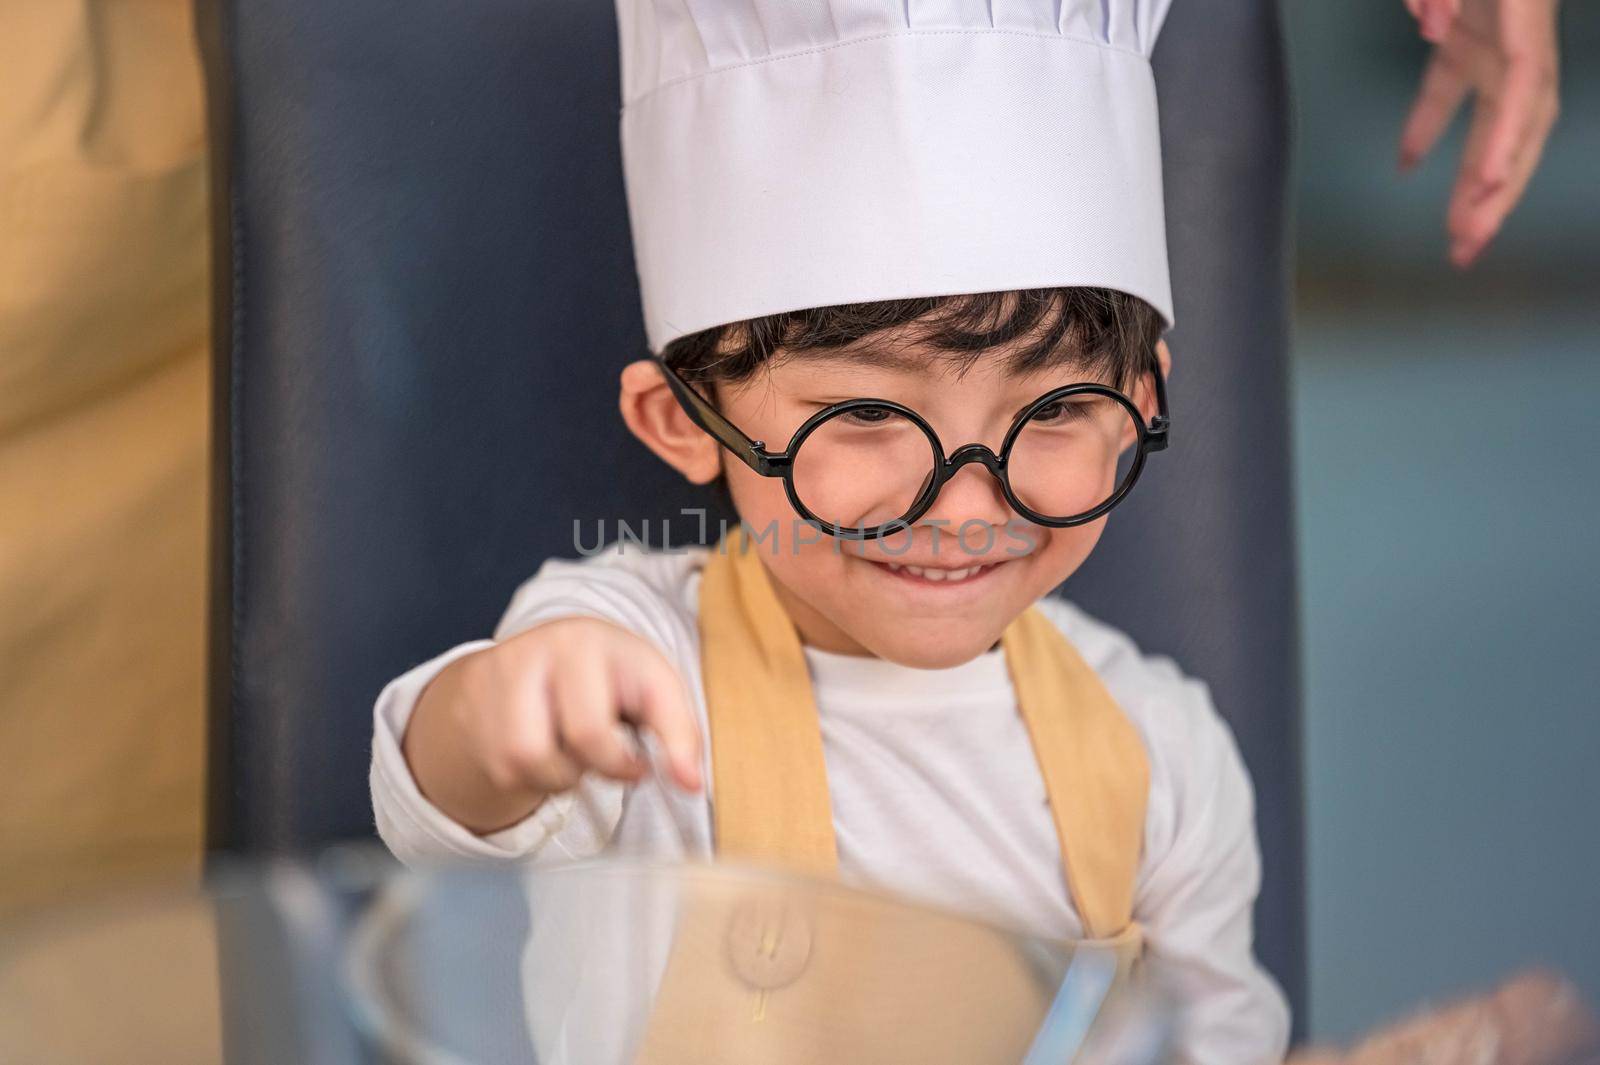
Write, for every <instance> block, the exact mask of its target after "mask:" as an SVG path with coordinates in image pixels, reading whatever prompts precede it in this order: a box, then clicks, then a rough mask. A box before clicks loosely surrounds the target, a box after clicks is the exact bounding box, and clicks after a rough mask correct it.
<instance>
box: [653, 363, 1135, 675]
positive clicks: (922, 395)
mask: <svg viewBox="0 0 1600 1065" xmlns="http://www.w3.org/2000/svg"><path fill="white" fill-rule="evenodd" d="M1163 354H1164V351H1163ZM630 375H633V376H634V377H635V380H636V382H637V383H638V384H641V385H643V384H645V383H646V378H647V376H654V377H655V379H656V380H657V381H659V380H660V375H659V373H658V372H657V371H656V370H655V368H654V367H652V366H650V364H648V363H641V364H636V366H635V367H630V368H629V370H628V372H627V373H625V374H624V378H623V384H624V387H623V410H624V414H625V416H627V418H628V421H629V424H630V426H631V427H632V428H633V429H634V431H635V432H636V433H638V434H639V435H640V436H641V438H642V439H644V440H645V442H646V443H647V444H650V445H651V447H652V448H653V449H654V450H656V452H657V453H658V454H661V455H662V456H663V457H665V458H667V459H668V461H671V462H673V464H674V465H675V466H677V467H678V468H679V469H680V471H682V472H684V473H685V475H686V476H689V477H690V478H691V479H692V480H697V481H703V480H708V479H709V477H708V476H707V474H713V475H714V474H716V473H720V474H721V475H722V476H725V477H727V479H728V488H729V491H730V493H731V495H732V497H733V501H734V506H735V508H736V509H737V511H738V514H739V517H740V519H741V520H742V521H743V522H744V523H745V524H746V525H747V526H749V527H750V528H751V529H752V530H753V531H755V532H757V533H763V532H767V531H768V530H771V533H770V535H769V538H768V539H766V540H763V541H762V542H761V544H760V547H759V553H760V555H761V558H762V560H763V562H764V563H765V564H766V566H767V568H768V571H769V572H770V573H771V575H772V577H773V583H774V587H775V589H776V591H777V594H778V596H779V599H780V600H781V601H782V602H783V604H784V606H785V608H786V609H787V610H788V612H789V615H790V617H791V618H792V619H793V620H794V623H795V626H796V628H797V629H798V630H799V632H800V635H801V638H802V640H803V641H804V642H805V643H807V644H809V645H811V646H814V647H817V648H820V649H822V650H828V651H835V652H840V653H845V654H873V655H877V656H879V657H881V658H886V659H889V660H891V661H894V662H898V663H901V664H903V665H909V666H917V667H921V668H943V667H948V666H954V665H959V664H960V663H962V662H966V661H968V660H970V659H971V658H973V657H974V656H975V655H978V654H981V653H982V652H984V651H986V650H988V649H989V648H990V647H991V646H993V645H994V643H995V642H996V641H997V640H998V639H999V638H1000V634H1001V632H1002V631H1003V630H1004V629H1005V627H1006V626H1007V625H1008V624H1009V623H1010V622H1011V621H1012V620H1013V619H1015V618H1016V617H1017V616H1018V615H1019V614H1021V613H1022V612H1023V611H1024V610H1026V609H1027V608H1028V607H1030V606H1032V605H1033V604H1034V603H1035V602H1036V601H1038V600H1039V598H1040V597H1042V596H1044V595H1045V594H1046V593H1048V592H1049V591H1050V590H1051V589H1053V588H1055V587H1056V586H1057V585H1059V584H1060V583H1061V582H1062V581H1064V580H1066V579H1067V577H1069V576H1070V575H1071V574H1072V573H1073V572H1074V571H1075V570H1077V568H1078V567H1079V566H1080V565H1081V564H1082V563H1083V560H1084V559H1085V558H1087V557H1088V555H1089V552H1090V551H1092V550H1093V549H1094V546H1095V544H1096V542H1098V540H1099V538H1100V533H1101V530H1102V528H1103V527H1104V523H1105V519H1104V518H1103V517H1102V518H1100V519H1098V520H1096V521H1093V522H1090V523H1088V524H1085V525H1079V526H1074V527H1071V528H1047V527H1045V526H1041V525H1035V524H1033V523H1031V522H1029V521H1027V520H1026V519H1024V518H1022V517H1021V516H1020V515H1019V514H1017V513H1016V512H1015V511H1013V510H1012V508H1011V507H1010V505H1009V504H1008V503H1007V501H1006V498H1005V495H1004V492H1003V491H1002V489H1001V486H1000V483H999V481H998V480H997V479H996V478H995V477H994V476H993V475H992V474H990V473H989V472H988V471H987V470H986V469H984V468H983V466H981V465H980V464H977V463H970V464H968V465H966V466H963V467H962V468H961V469H960V470H959V471H958V472H957V473H956V474H955V476H954V477H953V478H952V479H951V480H950V481H948V482H947V483H946V484H945V485H944V487H943V489H942V490H941V491H940V493H939V495H938V498H937V499H936V500H935V501H934V504H933V506H932V508H931V509H929V510H928V512H927V513H926V514H924V515H922V516H921V517H920V518H919V519H918V520H917V522H916V523H915V525H914V526H913V527H911V528H909V529H904V530H901V531H898V532H895V533H892V534H890V535H888V536H885V537H882V538H880V539H877V540H868V541H852V540H841V539H836V538H835V537H832V536H828V535H826V534H824V533H821V532H820V531H819V530H817V529H815V528H812V527H808V526H806V525H805V524H804V523H803V522H802V521H801V520H800V519H799V516H798V515H797V514H796V513H795V510H794V508H793V506H792V505H791V504H790V502H789V499H788V496H787V495H786V494H785V491H784V485H783V481H782V480H781V479H779V478H774V477H762V476H760V475H759V474H757V473H755V472H754V471H753V470H751V469H749V468H748V467H746V466H745V465H744V464H743V463H741V462H739V461H738V460H737V459H735V458H734V457H733V456H732V455H730V454H728V453H727V452H726V451H725V450H724V449H722V448H721V447H720V446H719V445H717V444H716V443H715V441H713V440H711V438H710V437H708V436H706V435H705V434H704V433H702V432H700V430H699V429H698V428H696V427H695V426H693V425H692V424H688V425H687V429H688V430H689V432H688V433H686V434H683V435H681V436H679V435H677V434H678V433H679V432H680V431H681V430H682V428H683V426H681V425H677V424H676V419H674V418H673V410H675V409H676V404H675V401H674V400H673V399H672V398H671V397H670V395H669V396H666V397H665V402H666V403H668V404H672V408H671V409H659V408H657V409H655V410H653V411H652V412H649V413H647V414H641V413H640V411H639V410H638V409H635V410H634V411H632V412H630V410H629V408H630V400H629V391H630V381H629V376H630ZM1085 380H1102V383H1106V384H1113V383H1114V382H1110V381H1104V380H1103V379H1101V378H1098V377H1096V376H1095V375H1093V374H1091V373H1089V372H1087V371H1085V370H1084V369H1082V368H1081V367H1076V366H1072V365H1062V366H1059V367H1054V368H1050V369H1045V370H1040V371H1035V372H1032V373H1029V374H1027V375H1016V374H1013V373H1011V372H1009V371H1008V370H1007V368H1006V360H1005V359H1004V357H1003V356H1002V355H1000V354H998V353H991V354H985V355H984V356H982V357H981V358H979V359H978V361H977V362H976V363H974V364H973V365H972V366H971V367H970V368H969V369H967V370H966V371H965V372H964V373H963V372H959V371H958V370H956V369H955V368H954V367H952V366H950V365H948V364H947V363H946V361H945V360H944V359H943V358H941V357H940V356H938V355H934V356H918V355H917V354H916V353H915V352H914V351H909V352H904V353H902V355H901V356H900V357H899V359H897V360H896V361H893V362H886V361H883V360H871V359H862V358H854V359H853V358H850V357H848V356H845V355H832V354H814V353H808V354H806V355H805V356H803V357H797V358H788V359H782V360H779V361H778V362H777V363H776V365H772V366H770V367H768V368H767V369H765V370H763V371H762V372H760V373H757V374H756V375H755V376H754V377H753V378H751V379H750V380H748V381H744V382H739V383H736V384H731V385H730V384H726V383H719V385H718V386H717V388H716V391H715V396H714V399H715V401H716V402H717V404H718V406H719V408H720V409H721V410H722V412H723V414H724V415H726V416H727V417H728V419H729V420H731V421H732V422H733V423H734V424H735V425H737V426H738V427H739V428H740V429H742V430H743V431H744V432H745V433H746V434H747V435H749V436H750V437H752V438H754V439H757V440H764V441H767V443H768V445H769V446H770V447H771V448H773V449H781V448H782V447H784V446H785V445H786V444H787V443H788V441H789V439H790V438H791V437H792V436H793V434H794V432H795V430H796V429H798V428H799V426H800V425H801V423H802V422H804V421H805V420H806V418H808V417H809V416H810V415H812V414H814V413H815V412H816V411H817V410H819V409H821V408H822V407H824V406H827V405H828V404H830V403H837V402H839V401H841V400H846V399H852V398H857V397H862V396H868V397H872V398H876V399H888V400H894V401H896V402H899V403H901V404H904V405H905V406H907V407H910V408H911V409H913V410H915V411H917V412H918V413H920V414H921V415H922V416H923V417H924V418H925V419H927V421H928V422H929V424H930V425H932V427H933V429H934V432H935V433H936V434H937V435H938V437H939V440H940V443H941V444H942V446H943V448H944V451H945V454H946V455H947V456H948V455H950V454H952V453H953V452H954V451H955V449H957V448H959V447H961V446H962V445H964V444H968V443H974V442H976V443H981V444H985V445H987V446H988V447H990V448H991V449H993V450H994V451H995V452H997V453H998V452H999V450H1000V448H1001V444H1002V441H1003V439H1004V437H1005V434H1006V430H1007V429H1009V428H1010V426H1011V424H1012V422H1013V421H1014V420H1015V418H1016V416H1017V414H1018V412H1020V411H1021V410H1022V409H1023V408H1024V407H1026V406H1027V405H1028V404H1029V403H1030V402H1032V401H1033V400H1034V399H1036V398H1038V397H1039V396H1040V395H1042V394H1043V393H1045V392H1047V391H1049V390H1050V389H1053V388H1057V387H1060V386H1062V385H1068V384H1074V383H1077V382H1080V381H1085ZM659 390H660V391H661V392H665V391H666V387H665V384H664V383H662V384H661V385H660V389H659ZM659 398H660V397H655V398H654V399H650V400H647V401H646V400H643V399H641V401H642V402H649V403H650V404H651V406H652V407H653V406H654V404H655V403H656V401H657V400H659ZM1131 398H1132V399H1133V400H1134V402H1135V403H1136V404H1137V405H1138V406H1139V408H1140V409H1141V411H1143V413H1144V417H1145V420H1146V421H1148V420H1149V418H1150V417H1151V415H1153V413H1154V395H1153V391H1152V388H1151V384H1150V381H1149V378H1148V376H1147V377H1146V379H1145V380H1144V381H1142V382H1140V384H1139V385H1138V387H1136V388H1135V390H1134V391H1133V393H1132V396H1131ZM678 414H679V417H680V418H681V417H682V415H681V412H678ZM682 421H683V422H684V423H687V418H682ZM1121 421H1122V423H1125V424H1123V425H1118V426H1116V427H1114V428H1113V429H1112V430H1111V432H1112V439H1111V440H1110V441H1108V446H1107V447H1106V448H1105V449H1104V454H1105V455H1106V464H1105V468H1104V469H1103V470H1098V471H1074V474H1073V475H1074V476H1077V477H1083V476H1091V475H1092V476H1098V477H1101V478H1103V484H1104V489H1105V493H1106V494H1107V495H1109V494H1110V489H1111V487H1112V486H1113V485H1114V483H1115V480H1116V468H1115V459H1116V454H1117V452H1119V451H1122V450H1124V449H1126V448H1129V447H1132V446H1133V445H1135V444H1136V442H1137V441H1136V437H1135V435H1134V432H1133V430H1132V423H1131V422H1130V421H1129V420H1128V419H1127V418H1126V417H1123V418H1122V419H1121ZM662 428H666V429H668V430H669V431H668V432H667V433H666V434H665V435H666V436H668V437H671V439H662V436H663V434H662V433H661V432H660V431H659V430H661V429H662ZM653 430H655V431H653ZM652 437H655V438H656V439H652ZM696 437H698V439H696ZM700 445H703V447H702V446H700ZM706 449H709V450H706ZM802 454H804V447H803V448H802ZM880 520H883V519H880ZM963 531H964V535H961V533H962V532H963ZM917 570H921V571H922V572H921V573H918V572H917ZM930 570H931V571H936V573H935V575H934V576H932V577H930V576H929V575H928V572H929V571H930ZM935 577H942V578H943V579H935Z"/></svg>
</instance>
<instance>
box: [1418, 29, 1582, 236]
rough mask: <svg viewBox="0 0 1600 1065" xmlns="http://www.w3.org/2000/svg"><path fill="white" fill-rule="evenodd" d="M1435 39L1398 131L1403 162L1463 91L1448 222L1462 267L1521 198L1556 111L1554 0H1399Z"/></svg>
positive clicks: (1445, 120) (1431, 135) (1440, 125)
mask: <svg viewBox="0 0 1600 1065" xmlns="http://www.w3.org/2000/svg"><path fill="white" fill-rule="evenodd" d="M1405 3H1406V7H1407V9H1408V10H1409V11H1410V12H1411V14H1412V17H1414V18H1415V19H1416V20H1417V25H1418V28H1419V30H1420V31H1421V33H1422V36H1423V37H1424V38H1425V39H1426V40H1429V41H1431V42H1433V45H1434V48H1433V55H1432V56H1431V57H1430V59H1429V60H1428V65H1427V69H1426V70H1425V71H1424V72H1423V76H1422V88H1421V90H1420V91H1419V92H1418V93H1417V99H1416V101H1415V102H1414V103H1413V104H1412V105H1411V114H1410V116H1409V117H1408V118H1407V119H1406V125H1405V130H1404V132H1403V133H1402V134H1401V136H1400V169H1401V171H1402V172H1405V171H1408V170H1410V169H1411V168H1412V167H1413V166H1415V165H1416V164H1417V162H1418V161H1419V160H1421V159H1422V157H1423V156H1425V155H1427V154H1428V152H1429V151H1430V150H1432V148H1433V146H1434V144H1435V143H1437V142H1438V140H1439V136H1440V135H1441V134H1442V133H1443V132H1444V130H1445V128H1446V127H1447V126H1449V124H1450V120H1451V118H1452V117H1454V115H1455V113H1456V111H1457V110H1458V109H1459V108H1460V107H1461V103H1462V101H1463V100H1465V99H1466V98H1467V96H1468V95H1469V94H1471V95H1472V97H1473V104H1472V126H1471V128H1470V130H1469V132H1468V134H1467V145H1466V150H1465V152H1464V153H1463V154H1462V158H1461V169H1460V171H1459V172H1458V173H1457V175H1456V183H1455V188H1454V189H1453V190H1452V192H1451V194H1450V209H1449V213H1448V215H1447V217H1446V222H1445V229H1446V231H1447V232H1448V234H1449V236H1450V261H1451V262H1453V263H1454V264H1455V265H1456V266H1458V267H1466V266H1469V265H1471V264H1472V262H1473V261H1474V260H1475V259H1476V258H1477V257H1478V255H1479V253H1481V252H1482V251H1483V249H1484V248H1485V247H1486V246H1487V245H1488V243H1489V241H1490V240H1492V239H1493V238H1494V235H1495V234H1496V233H1497V232H1498V231H1499V229H1500V225H1501V223H1502V222H1504V221H1505V219H1506V216H1507V215H1508V214H1510V213H1511V209H1512V208H1513V207H1515V206H1516V205H1517V201H1518V200H1520V199H1521V198H1522V192H1523V190H1524V189H1526V188H1527V187H1528V179H1529V178H1531V177H1532V176H1533V171H1534V169H1535V168H1536V167H1537V166H1538V165H1539V156H1540V155H1541V154H1542V153H1543V151H1544V143H1545V140H1546V138H1548V137H1549V135H1550V128H1551V126H1553V125H1554V124H1555V120H1556V115H1557V113H1558V111H1559V101H1558V92H1557V58H1558V57H1557V48H1556V5H1557V0H1405Z"/></svg>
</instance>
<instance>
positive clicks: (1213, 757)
mask: <svg viewBox="0 0 1600 1065" xmlns="http://www.w3.org/2000/svg"><path fill="white" fill-rule="evenodd" d="M1179 690H1180V691H1181V692H1182V693H1183V694H1182V701H1183V702H1184V703H1186V704H1187V705H1186V706H1185V707H1184V712H1182V713H1180V714H1174V715H1170V716H1169V721H1170V722H1171V724H1172V726H1173V727H1174V728H1175V729H1177V730H1180V731H1181V734H1180V735H1175V736H1173V737H1169V739H1171V740H1176V741H1177V742H1176V743H1172V744H1170V745H1168V748H1167V749H1168V750H1172V751H1178V752H1181V754H1180V755H1179V756H1178V757H1175V758H1173V759H1171V760H1170V764H1168V765H1165V766H1163V767H1161V771H1163V772H1165V773H1166V774H1167V775H1168V777H1169V780H1170V783H1171V788H1172V799H1171V801H1172V803H1173V807H1172V808H1173V811H1174V814H1175V816H1174V817H1173V820H1172V828H1171V832H1170V836H1169V838H1168V840H1167V841H1166V846H1165V847H1164V849H1163V851H1162V852H1161V853H1160V854H1158V855H1156V856H1154V858H1153V860H1150V864H1149V865H1148V866H1147V869H1146V871H1145V875H1144V876H1143V877H1142V883H1141V885H1140V888H1139V891H1138V893H1137V897H1136V899H1135V913H1136V915H1137V916H1138V919H1139V921H1140V923H1141V924H1142V925H1143V926H1144V930H1145V935H1146V944H1147V950H1148V952H1149V953H1148V958H1149V961H1150V964H1151V969H1152V972H1153V973H1155V974H1156V975H1157V976H1158V978H1160V979H1161V980H1162V981H1163V983H1164V984H1165V986H1166V987H1167V988H1168V989H1169V990H1170V991H1172V992H1173V993H1174V995H1175V997H1176V998H1177V1001H1178V1003H1179V1009H1180V1016H1179V1020H1178V1048H1177V1049H1178V1059H1177V1060H1179V1061H1181V1062H1183V1063H1185V1065H1265V1063H1274V1065H1275V1063H1279V1062H1282V1061H1283V1059H1284V1055H1285V1053H1286V1052H1287V1050H1288V1041H1289V1005H1288V1000H1287V999H1286V998H1285V996H1284V994H1283V991H1282V989H1281V988H1279V986H1278V984H1277V982H1276V981H1275V980H1273V978H1272V976H1271V975H1270V974H1269V973H1267V971H1266V970H1265V969H1264V968H1263V967H1262V966H1261V965H1260V963H1259V962H1258V961H1257V960H1256V957H1255V954H1254V950H1253V944H1254V927H1253V916H1252V913H1253V908H1254V905H1255V900H1256V895H1257V893H1258V892H1259V890H1260V887H1261V853H1260V847H1259V844H1258V842H1257V838H1256V828H1255V796H1254V792H1253V789H1252V787H1251V784H1250V778H1249V775H1248V773H1247V771H1246V769H1245V765H1244V761H1243V759H1242V758H1241V757H1240V755H1239V750H1238V746H1237V745H1236V743H1235V742H1234V738H1233V734H1232V732H1231V731H1230V730H1229V729H1228V726H1227V724H1226V723H1225V722H1224V721H1223V720H1222V718H1221V717H1220V716H1219V715H1218V714H1217V712H1216V711H1215V709H1213V707H1212V705H1211V699H1210V695H1209V693H1208V692H1207V689H1206V686H1205V685H1204V684H1202V683H1200V682H1198V681H1195V680H1184V681H1182V682H1181V688H1180V689H1179ZM1153 768H1155V767H1153ZM1147 858H1148V856H1147Z"/></svg>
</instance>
